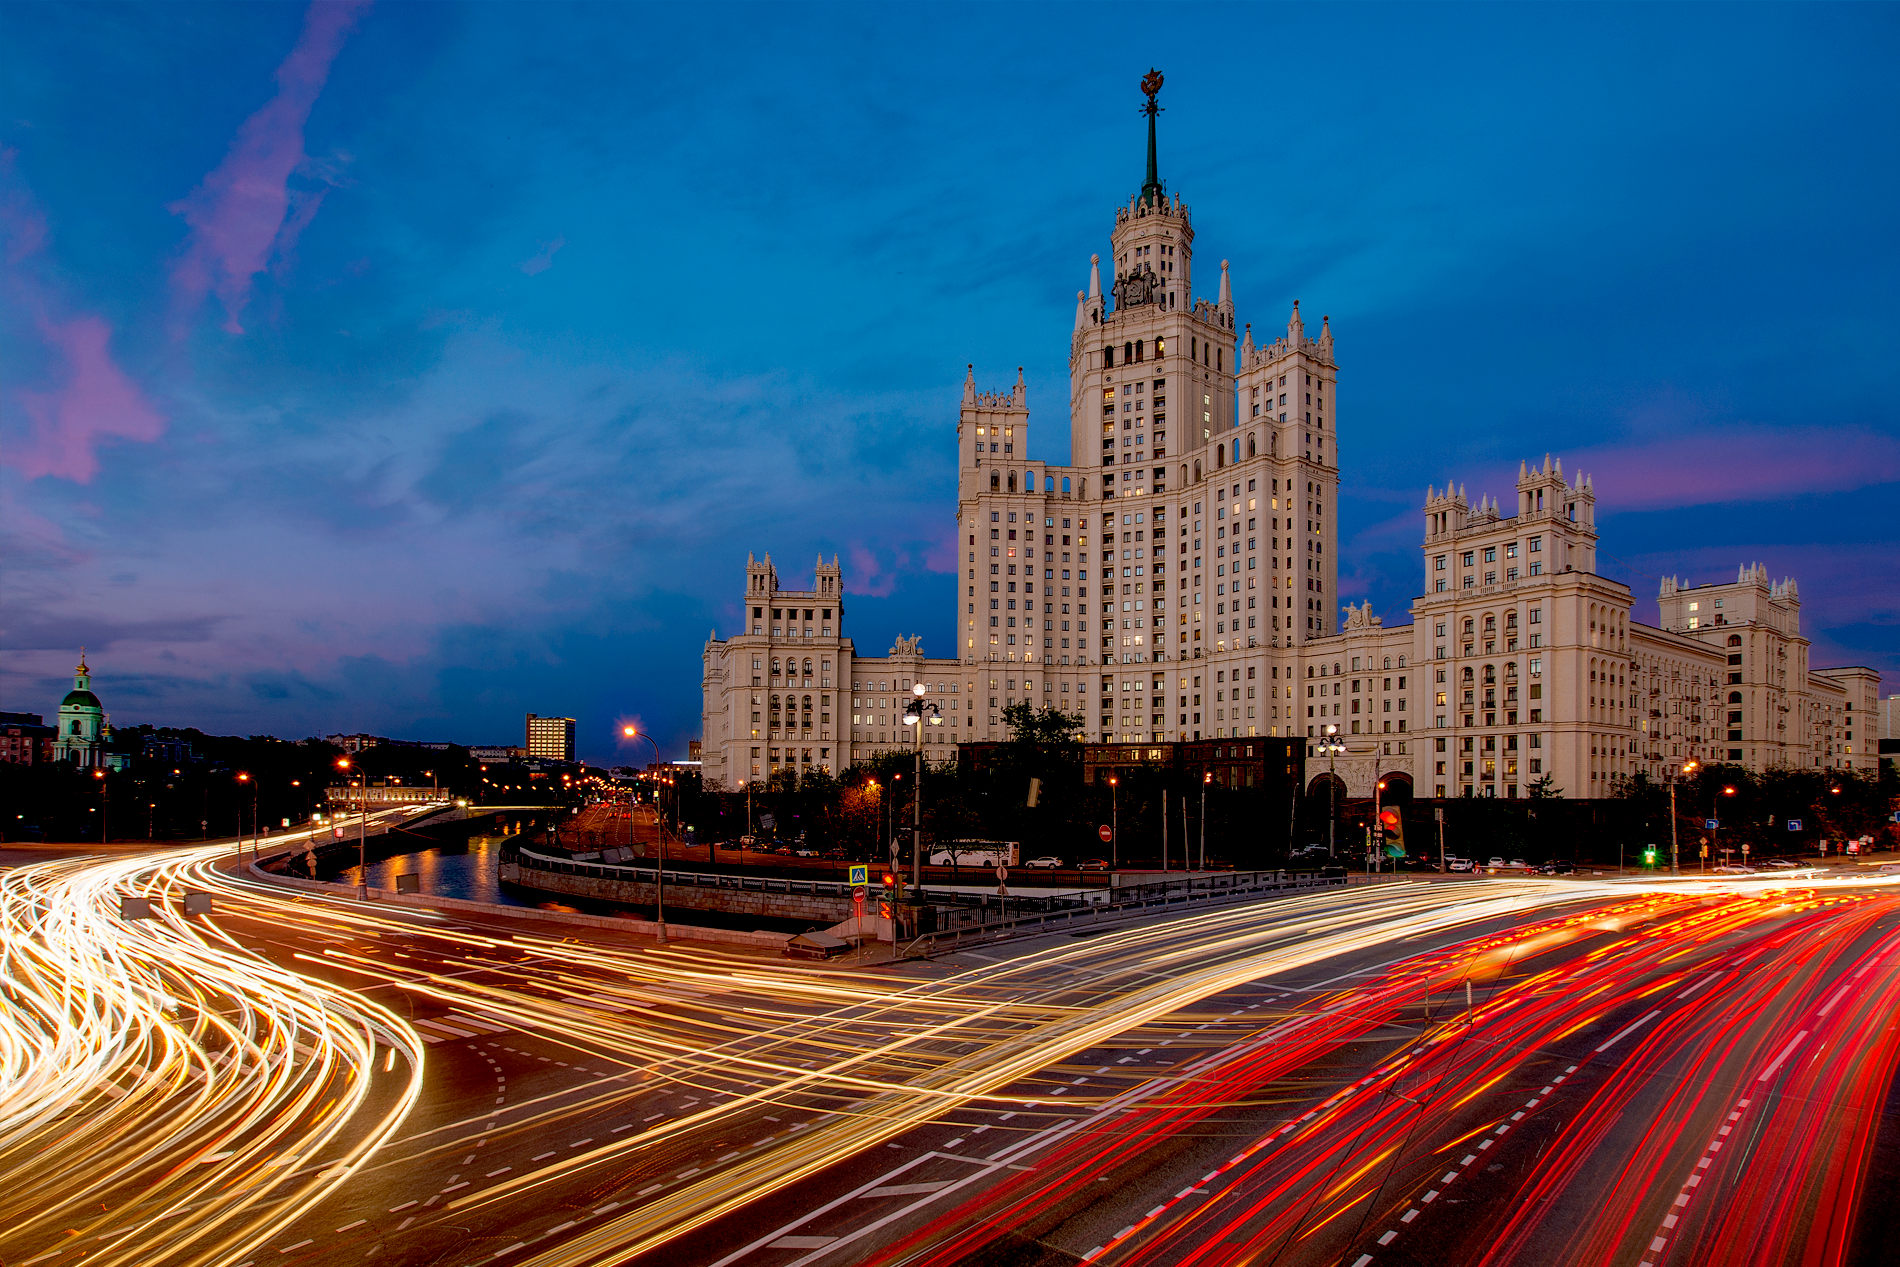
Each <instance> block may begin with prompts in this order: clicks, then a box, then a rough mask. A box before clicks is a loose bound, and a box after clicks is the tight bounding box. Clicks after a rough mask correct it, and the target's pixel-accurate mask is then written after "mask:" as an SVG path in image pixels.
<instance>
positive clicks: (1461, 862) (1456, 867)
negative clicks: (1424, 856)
mask: <svg viewBox="0 0 1900 1267" xmlns="http://www.w3.org/2000/svg"><path fill="white" fill-rule="evenodd" d="M1445 865H1446V866H1447V867H1449V868H1450V869H1451V870H1453V871H1469V870H1471V859H1469V858H1451V857H1447V858H1446V859H1445Z"/></svg>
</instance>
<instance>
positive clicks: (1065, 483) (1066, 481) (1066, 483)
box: [1062, 475, 1069, 493]
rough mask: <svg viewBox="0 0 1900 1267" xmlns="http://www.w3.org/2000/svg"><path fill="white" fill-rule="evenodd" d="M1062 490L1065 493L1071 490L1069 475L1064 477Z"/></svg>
mask: <svg viewBox="0 0 1900 1267" xmlns="http://www.w3.org/2000/svg"><path fill="white" fill-rule="evenodd" d="M1062 491H1063V492H1065V493H1066V492H1068V491H1069V477H1068V476H1066V475H1064V476H1063V477H1062Z"/></svg>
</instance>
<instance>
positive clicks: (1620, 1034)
mask: <svg viewBox="0 0 1900 1267" xmlns="http://www.w3.org/2000/svg"><path fill="white" fill-rule="evenodd" d="M1661 1015H1662V1009H1661V1008H1657V1009H1656V1010H1655V1011H1653V1012H1651V1013H1650V1014H1649V1015H1648V1016H1645V1017H1643V1018H1642V1019H1641V1020H1637V1021H1631V1022H1630V1023H1629V1024H1628V1025H1625V1026H1624V1027H1623V1028H1622V1029H1620V1030H1618V1031H1617V1032H1616V1033H1615V1034H1614V1035H1613V1036H1611V1038H1610V1039H1609V1040H1608V1041H1607V1042H1605V1043H1604V1044H1603V1045H1602V1046H1601V1047H1599V1048H1597V1050H1598V1051H1608V1050H1609V1049H1610V1048H1612V1047H1614V1046H1616V1044H1617V1043H1619V1042H1621V1041H1622V1040H1623V1039H1624V1038H1626V1037H1628V1036H1629V1035H1630V1034H1631V1033H1632V1032H1633V1031H1635V1030H1636V1029H1638V1028H1639V1027H1641V1026H1643V1025H1647V1024H1648V1023H1649V1022H1651V1021H1653V1020H1655V1019H1656V1018H1657V1017H1658V1016H1661ZM1571 1067H1572V1068H1573V1069H1574V1068H1575V1067H1576V1066H1574V1065H1573V1066H1571Z"/></svg>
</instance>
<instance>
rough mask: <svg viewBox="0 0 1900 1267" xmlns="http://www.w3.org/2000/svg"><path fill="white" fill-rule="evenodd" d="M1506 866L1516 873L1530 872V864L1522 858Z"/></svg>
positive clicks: (1512, 860)
mask: <svg viewBox="0 0 1900 1267" xmlns="http://www.w3.org/2000/svg"><path fill="white" fill-rule="evenodd" d="M1506 865H1508V866H1509V867H1511V869H1512V870H1514V871H1529V870H1530V864H1529V863H1527V862H1525V861H1524V860H1523V859H1522V858H1513V859H1511V861H1510V862H1509V863H1508V864H1506Z"/></svg>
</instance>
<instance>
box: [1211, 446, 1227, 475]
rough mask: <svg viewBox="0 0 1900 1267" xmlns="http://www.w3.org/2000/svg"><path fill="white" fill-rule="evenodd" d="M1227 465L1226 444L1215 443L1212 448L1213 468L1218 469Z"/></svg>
mask: <svg viewBox="0 0 1900 1267" xmlns="http://www.w3.org/2000/svg"><path fill="white" fill-rule="evenodd" d="M1226 465H1227V446H1226V445H1224V444H1222V445H1217V446H1215V449H1214V469H1215V470H1217V471H1218V470H1220V469H1221V468H1222V467H1224V466H1226Z"/></svg>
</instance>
